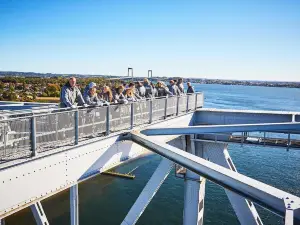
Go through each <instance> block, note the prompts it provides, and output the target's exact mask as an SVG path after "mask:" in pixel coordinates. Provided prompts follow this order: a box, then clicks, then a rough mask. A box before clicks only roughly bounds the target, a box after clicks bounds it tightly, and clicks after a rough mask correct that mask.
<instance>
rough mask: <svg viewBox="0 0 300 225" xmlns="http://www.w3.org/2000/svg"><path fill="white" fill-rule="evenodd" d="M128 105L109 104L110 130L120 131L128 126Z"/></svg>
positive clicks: (129, 108)
mask: <svg viewBox="0 0 300 225" xmlns="http://www.w3.org/2000/svg"><path fill="white" fill-rule="evenodd" d="M130 110H131V106H130V105H112V106H110V115H109V122H110V131H112V132H114V131H120V130H124V129H129V128H130V122H131V121H130Z"/></svg>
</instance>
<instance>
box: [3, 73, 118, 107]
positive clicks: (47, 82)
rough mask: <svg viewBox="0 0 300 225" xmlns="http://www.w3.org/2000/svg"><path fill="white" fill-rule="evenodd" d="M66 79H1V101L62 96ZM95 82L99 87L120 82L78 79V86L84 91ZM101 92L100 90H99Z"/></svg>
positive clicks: (115, 84)
mask: <svg viewBox="0 0 300 225" xmlns="http://www.w3.org/2000/svg"><path fill="white" fill-rule="evenodd" d="M68 80H69V78H66V77H50V78H43V77H14V76H5V77H0V100H1V101H27V102H31V101H36V100H37V97H53V98H57V97H59V96H60V90H61V88H62V86H63V85H65V84H66V83H67V82H68ZM90 82H95V83H96V84H97V85H98V87H102V86H104V85H109V86H118V85H119V84H121V81H120V80H114V81H111V80H109V79H105V78H102V77H92V78H89V77H87V78H77V85H78V87H79V88H80V89H81V91H83V89H84V88H85V86H86V85H88V84H89V83H90ZM98 91H100V89H99V90H98Z"/></svg>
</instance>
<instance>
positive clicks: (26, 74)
mask: <svg viewBox="0 0 300 225" xmlns="http://www.w3.org/2000/svg"><path fill="white" fill-rule="evenodd" d="M6 76H9V77H24V78H29V77H31V78H58V77H60V78H68V77H72V76H75V77H78V78H104V79H119V80H122V81H127V82H128V81H130V80H131V77H123V76H111V75H100V74H99V75H91V74H84V75H83V74H55V73H36V72H17V71H0V77H6ZM145 77H146V76H145ZM145 77H140V76H139V77H133V81H141V80H143V78H145ZM178 78H179V77H153V78H152V79H153V81H154V82H156V81H158V80H161V81H165V82H168V81H169V80H171V79H178ZM183 79H184V81H185V82H188V81H190V82H191V83H196V84H220V85H239V86H259V87H286V88H300V82H296V81H258V80H226V79H207V78H183Z"/></svg>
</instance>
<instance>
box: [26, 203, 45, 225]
mask: <svg viewBox="0 0 300 225" xmlns="http://www.w3.org/2000/svg"><path fill="white" fill-rule="evenodd" d="M30 208H31V211H32V213H33V216H34V219H35V222H36V224H37V225H49V222H48V220H47V217H46V214H45V212H44V210H43V206H42V204H41V202H36V203H34V204H32V205H31V206H30Z"/></svg>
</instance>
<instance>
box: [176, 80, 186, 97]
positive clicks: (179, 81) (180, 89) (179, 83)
mask: <svg viewBox="0 0 300 225" xmlns="http://www.w3.org/2000/svg"><path fill="white" fill-rule="evenodd" d="M177 86H178V89H179V91H180V92H181V93H182V94H183V93H184V86H183V79H182V78H179V79H178V82H177Z"/></svg>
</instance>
